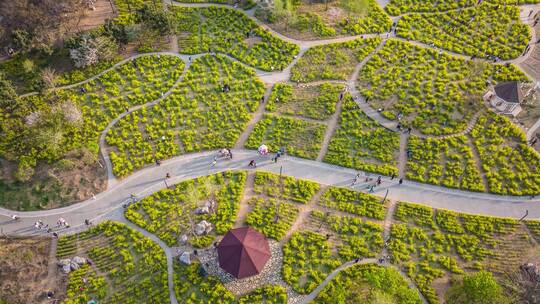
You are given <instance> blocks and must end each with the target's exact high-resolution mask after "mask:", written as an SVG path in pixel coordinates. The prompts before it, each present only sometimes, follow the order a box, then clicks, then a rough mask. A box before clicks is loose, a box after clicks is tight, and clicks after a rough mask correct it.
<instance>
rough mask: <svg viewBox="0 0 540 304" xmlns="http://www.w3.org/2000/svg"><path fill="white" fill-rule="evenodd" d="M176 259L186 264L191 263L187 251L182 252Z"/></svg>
mask: <svg viewBox="0 0 540 304" xmlns="http://www.w3.org/2000/svg"><path fill="white" fill-rule="evenodd" d="M178 260H179V261H180V262H182V263H184V264H186V265H191V256H190V255H189V252H187V251H184V252H182V254H181V255H180V256H179V257H178Z"/></svg>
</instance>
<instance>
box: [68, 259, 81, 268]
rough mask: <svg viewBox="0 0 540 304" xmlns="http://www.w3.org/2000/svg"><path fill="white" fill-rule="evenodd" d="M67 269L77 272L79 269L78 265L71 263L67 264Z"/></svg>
mask: <svg viewBox="0 0 540 304" xmlns="http://www.w3.org/2000/svg"><path fill="white" fill-rule="evenodd" d="M69 267H70V268H71V270H77V269H79V268H80V266H79V264H77V263H75V262H73V261H71V263H69Z"/></svg>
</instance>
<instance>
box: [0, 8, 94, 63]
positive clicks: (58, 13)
mask: <svg viewBox="0 0 540 304" xmlns="http://www.w3.org/2000/svg"><path fill="white" fill-rule="evenodd" d="M86 9H87V6H86V5H85V3H84V0H39V1H35V0H9V1H0V16H2V18H0V26H1V27H2V28H3V29H4V30H3V31H1V32H0V43H1V44H2V45H6V46H10V47H13V48H14V49H15V51H19V52H29V51H32V50H39V51H45V52H47V53H50V52H51V51H52V48H50V46H51V45H52V44H53V43H54V42H55V41H57V40H58V39H59V38H61V37H62V36H63V35H64V34H65V33H66V32H69V31H70V30H72V27H69V26H64V25H67V24H69V23H70V22H72V20H73V19H74V17H75V14H78V15H81V14H83V13H84V11H85V10H86Z"/></svg>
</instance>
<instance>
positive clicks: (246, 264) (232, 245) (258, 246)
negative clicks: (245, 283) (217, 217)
mask: <svg viewBox="0 0 540 304" xmlns="http://www.w3.org/2000/svg"><path fill="white" fill-rule="evenodd" d="M217 251H218V260H219V266H220V267H221V268H223V270H225V271H227V272H228V273H230V274H232V275H233V276H234V277H236V278H238V279H242V278H246V277H250V276H253V275H256V274H258V273H260V272H261V271H262V269H263V268H264V265H266V262H267V261H268V260H269V259H270V256H271V253H270V246H269V245H268V240H267V239H266V237H265V236H264V235H263V234H261V233H260V232H258V231H257V230H255V229H253V228H251V227H242V228H237V229H232V230H230V231H229V232H227V234H225V236H224V237H223V239H222V240H221V242H219V245H218V246H217Z"/></svg>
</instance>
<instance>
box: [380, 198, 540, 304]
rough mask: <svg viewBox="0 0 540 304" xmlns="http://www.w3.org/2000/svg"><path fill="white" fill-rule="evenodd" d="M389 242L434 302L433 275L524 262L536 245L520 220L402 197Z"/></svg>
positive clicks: (500, 270)
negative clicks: (448, 208) (442, 207)
mask: <svg viewBox="0 0 540 304" xmlns="http://www.w3.org/2000/svg"><path fill="white" fill-rule="evenodd" d="M395 220H396V221H397V222H396V223H394V224H393V225H392V227H391V237H390V241H389V245H388V249H389V252H390V253H391V257H392V262H393V263H395V264H398V265H399V266H400V267H401V268H402V270H403V271H404V272H406V273H407V275H408V276H409V277H410V278H412V279H413V280H414V281H415V283H416V285H417V286H418V287H419V289H420V291H421V292H422V293H423V294H424V296H425V297H426V298H427V300H428V302H429V303H439V298H438V295H437V294H436V293H435V289H434V288H433V287H432V283H433V280H435V279H436V278H441V277H443V276H448V275H450V274H462V273H464V272H466V271H476V270H482V269H487V270H489V271H492V272H494V273H503V272H504V269H508V268H506V267H518V266H519V265H520V264H521V263H523V260H522V258H523V257H522V255H523V254H524V253H526V252H528V250H535V249H534V248H535V246H536V245H534V244H533V243H532V242H531V241H530V239H529V238H528V236H527V232H526V230H525V229H524V228H523V226H521V225H520V224H519V223H518V221H517V220H514V219H505V218H495V217H486V216H476V215H468V214H461V213H456V212H452V211H446V210H433V209H431V208H429V207H424V206H420V205H415V204H410V203H403V202H400V203H399V204H398V206H397V207H396V211H395Z"/></svg>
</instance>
